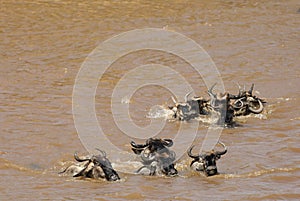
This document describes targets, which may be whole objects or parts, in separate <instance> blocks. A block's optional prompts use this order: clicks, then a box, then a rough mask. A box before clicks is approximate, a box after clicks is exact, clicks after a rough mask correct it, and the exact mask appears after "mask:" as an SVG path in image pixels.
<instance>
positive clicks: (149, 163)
mask: <svg viewBox="0 0 300 201" xmlns="http://www.w3.org/2000/svg"><path fill="white" fill-rule="evenodd" d="M130 144H131V146H132V151H133V152H134V153H135V154H137V155H139V156H140V157H141V159H142V164H143V166H142V167H141V168H139V169H138V170H137V171H136V172H137V173H140V172H141V171H142V170H143V169H147V170H148V171H149V175H155V173H163V174H164V175H167V176H174V175H177V174H178V172H177V170H176V169H175V164H174V161H175V157H176V155H175V152H174V151H172V150H169V148H168V147H171V146H172V145H173V141H172V140H171V139H157V138H149V139H148V140H147V141H146V143H145V144H136V143H135V142H134V141H131V143H130Z"/></svg>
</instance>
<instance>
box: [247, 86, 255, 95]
mask: <svg viewBox="0 0 300 201" xmlns="http://www.w3.org/2000/svg"><path fill="white" fill-rule="evenodd" d="M253 88H254V83H252V85H251V88H250V90H249V91H248V92H249V94H251V95H252V92H253Z"/></svg>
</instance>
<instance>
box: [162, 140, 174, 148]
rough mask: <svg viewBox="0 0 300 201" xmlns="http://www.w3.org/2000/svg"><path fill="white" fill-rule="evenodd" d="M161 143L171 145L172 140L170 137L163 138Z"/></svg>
mask: <svg viewBox="0 0 300 201" xmlns="http://www.w3.org/2000/svg"><path fill="white" fill-rule="evenodd" d="M163 145H165V146H167V147H171V146H172V145H173V140H171V139H164V140H163Z"/></svg>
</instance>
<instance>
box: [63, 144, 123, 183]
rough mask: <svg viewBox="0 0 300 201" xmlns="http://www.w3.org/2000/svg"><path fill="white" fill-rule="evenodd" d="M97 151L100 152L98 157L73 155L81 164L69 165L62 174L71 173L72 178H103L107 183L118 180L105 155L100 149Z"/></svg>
mask: <svg viewBox="0 0 300 201" xmlns="http://www.w3.org/2000/svg"><path fill="white" fill-rule="evenodd" d="M97 150H98V151H99V152H100V154H98V155H89V156H82V157H79V156H78V155H77V153H75V154H74V158H75V160H76V161H78V162H81V164H75V165H71V166H69V167H67V168H66V169H65V170H64V171H63V172H72V173H73V176H74V177H79V176H83V177H89V178H95V179H97V178H105V179H106V180H107V181H117V180H119V179H120V177H119V175H118V173H117V172H116V171H115V170H114V169H113V167H112V165H111V163H110V161H109V160H108V159H107V157H106V153H105V152H104V151H102V150H100V149H97ZM63 172H62V173H63Z"/></svg>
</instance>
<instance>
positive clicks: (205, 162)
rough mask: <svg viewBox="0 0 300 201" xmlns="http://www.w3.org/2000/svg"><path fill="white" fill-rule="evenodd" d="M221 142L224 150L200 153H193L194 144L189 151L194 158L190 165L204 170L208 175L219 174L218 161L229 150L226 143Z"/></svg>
mask: <svg viewBox="0 0 300 201" xmlns="http://www.w3.org/2000/svg"><path fill="white" fill-rule="evenodd" d="M219 144H221V145H222V146H223V147H224V150H223V151H214V150H212V151H210V152H205V153H201V154H198V155H194V154H192V149H193V148H194V146H192V147H191V148H190V149H189V150H188V152H187V153H188V156H189V157H191V158H193V161H192V162H191V164H190V166H191V167H192V168H193V169H194V170H196V171H201V172H204V173H205V175H206V176H212V175H216V174H218V169H217V163H216V161H217V160H218V159H220V158H221V156H222V155H224V154H226V152H227V148H226V146H225V144H224V143H222V142H219Z"/></svg>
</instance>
